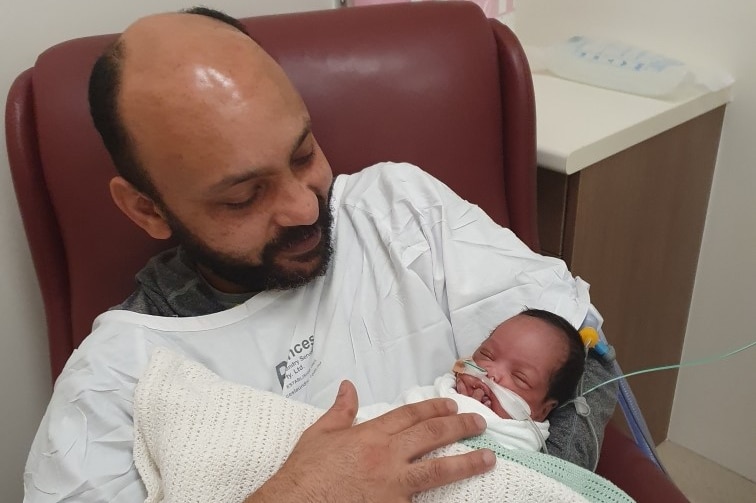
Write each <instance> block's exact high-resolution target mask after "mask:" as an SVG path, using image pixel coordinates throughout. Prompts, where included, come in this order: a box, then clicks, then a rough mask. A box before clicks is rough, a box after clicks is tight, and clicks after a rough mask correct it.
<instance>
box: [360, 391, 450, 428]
mask: <svg viewBox="0 0 756 503" xmlns="http://www.w3.org/2000/svg"><path fill="white" fill-rule="evenodd" d="M456 413H457V403H456V402H455V401H454V400H451V399H448V398H432V399H430V400H424V401H422V402H417V403H411V404H408V405H402V406H401V407H398V408H396V409H394V410H392V411H389V412H387V413H385V414H383V415H381V416H378V417H376V418H374V419H371V420H370V421H367V422H365V423H363V424H365V425H371V427H372V426H373V425H376V426H378V427H379V428H380V429H381V430H382V431H383V432H385V433H387V434H389V435H393V434H396V433H400V432H403V431H404V430H406V429H408V428H411V427H413V426H415V425H417V424H420V423H422V422H424V421H427V420H428V419H433V418H438V417H447V416H450V415H454V414H456Z"/></svg>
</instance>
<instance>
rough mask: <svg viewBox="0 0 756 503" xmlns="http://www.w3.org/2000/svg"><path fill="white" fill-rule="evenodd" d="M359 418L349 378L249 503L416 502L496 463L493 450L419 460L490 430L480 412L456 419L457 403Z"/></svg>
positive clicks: (414, 406) (405, 408) (432, 402)
mask: <svg viewBox="0 0 756 503" xmlns="http://www.w3.org/2000/svg"><path fill="white" fill-rule="evenodd" d="M356 414H357V392H356V390H355V389H354V386H353V385H352V384H351V383H350V382H348V381H344V382H343V383H342V384H341V387H340V388H339V393H338V396H337V397H336V401H335V403H334V405H333V406H332V407H331V409H329V410H328V412H326V413H325V414H324V415H323V416H322V417H321V418H320V419H319V420H318V421H317V422H316V423H315V424H313V425H312V426H311V427H310V428H308V429H307V430H306V431H305V432H304V433H303V434H302V437H301V438H300V440H299V442H298V443H297V445H296V446H295V447H294V450H293V451H292V453H291V455H290V456H289V458H288V459H287V461H286V462H285V463H284V465H283V466H282V467H281V469H280V470H279V471H278V473H276V474H275V475H274V476H273V477H272V478H271V479H270V480H268V482H266V483H265V484H263V486H262V487H261V488H260V489H259V490H257V491H256V492H255V493H254V494H252V495H250V496H249V497H248V498H247V499H246V501H245V503H264V502H269V501H276V502H284V503H285V502H288V501H291V502H296V503H302V502H342V501H363V502H383V501H396V502H409V501H411V499H412V495H413V494H415V493H417V492H420V491H424V490H427V489H431V488H435V487H439V486H442V485H446V484H449V483H451V482H455V481H458V480H462V479H465V478H468V477H472V476H473V475H478V474H481V473H484V472H486V471H488V470H490V469H491V468H493V466H494V465H495V462H496V461H495V456H494V454H493V453H492V452H491V451H489V450H486V449H482V450H476V451H472V452H469V453H467V454H463V455H459V456H449V457H444V458H437V459H428V460H421V461H416V460H417V459H418V458H420V457H421V456H423V455H424V454H427V453H428V452H430V451H432V450H434V449H436V448H438V447H441V446H443V445H447V444H449V443H452V442H455V441H457V440H461V439H462V438H465V437H469V436H472V435H477V434H479V433H482V432H483V430H484V429H485V421H483V418H481V417H480V416H478V415H477V414H457V407H456V403H455V402H454V401H453V400H448V399H432V400H427V401H424V402H418V403H414V404H411V405H405V406H402V407H400V408H398V409H395V410H393V411H391V412H388V413H386V414H384V415H382V416H379V417H377V418H375V419H373V420H370V421H367V422H365V423H361V424H358V425H356V426H352V424H353V422H354V418H355V416H356Z"/></svg>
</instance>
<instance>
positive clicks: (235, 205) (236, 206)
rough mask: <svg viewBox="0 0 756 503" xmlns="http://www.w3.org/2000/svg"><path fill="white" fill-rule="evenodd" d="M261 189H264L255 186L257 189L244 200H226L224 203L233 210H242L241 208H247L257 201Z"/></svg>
mask: <svg viewBox="0 0 756 503" xmlns="http://www.w3.org/2000/svg"><path fill="white" fill-rule="evenodd" d="M261 191H262V189H261V188H260V187H255V190H254V191H253V192H252V195H251V196H249V197H248V198H246V199H244V200H242V201H233V202H225V203H223V206H225V207H226V208H229V209H232V210H241V209H244V208H247V207H249V206H252V205H253V204H254V203H255V201H257V199H258V197H259V196H260V193H261Z"/></svg>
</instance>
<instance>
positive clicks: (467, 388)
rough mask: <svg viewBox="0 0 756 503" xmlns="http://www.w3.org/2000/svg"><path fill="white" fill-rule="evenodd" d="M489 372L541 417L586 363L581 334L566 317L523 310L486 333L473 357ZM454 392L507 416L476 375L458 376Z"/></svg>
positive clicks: (570, 388) (567, 394) (566, 395)
mask: <svg viewBox="0 0 756 503" xmlns="http://www.w3.org/2000/svg"><path fill="white" fill-rule="evenodd" d="M472 358H473V360H474V361H475V363H476V365H478V366H479V367H482V368H483V369H485V370H486V372H487V373H488V377H489V378H490V379H491V380H492V381H494V382H495V383H497V384H499V385H500V386H503V387H505V388H507V389H509V390H511V391H513V392H515V393H517V394H518V395H519V396H520V397H522V398H523V399H524V400H525V401H526V402H527V403H528V405H529V406H530V411H531V417H532V418H533V420H534V421H543V420H544V419H546V416H548V415H549V412H551V411H552V410H553V409H554V407H556V406H557V405H558V404H560V403H563V402H565V401H567V400H569V399H570V398H572V397H573V395H574V393H575V388H577V385H578V382H579V381H580V376H581V375H582V374H583V369H584V366H585V349H584V347H583V341H582V340H581V338H580V334H579V333H578V331H577V330H576V329H575V327H573V326H572V325H571V324H570V323H569V322H568V321H567V320H565V319H564V318H562V317H561V316H558V315H556V314H554V313H551V312H548V311H542V310H540V309H528V310H526V311H523V312H522V313H520V314H518V315H516V316H513V317H512V318H509V319H508V320H506V321H504V322H503V323H501V324H500V325H499V326H498V327H496V328H495V329H494V331H493V332H491V335H490V336H488V338H487V339H486V340H485V341H483V343H482V344H481V345H480V346H479V347H478V349H476V350H475V353H473V356H472ZM457 391H458V392H459V393H461V394H463V395H467V396H470V397H472V398H475V399H476V400H478V401H480V402H481V403H483V404H484V405H486V406H487V407H489V408H491V410H493V411H494V412H495V413H496V414H497V415H499V416H501V417H505V418H508V417H509V415H508V414H507V413H506V411H504V409H503V408H502V407H501V405H500V404H499V402H498V400H496V397H495V396H494V394H493V393H492V392H491V390H490V389H489V388H488V386H486V384H485V383H483V382H482V381H481V380H480V379H478V378H476V377H474V376H471V375H467V374H459V375H458V376H457Z"/></svg>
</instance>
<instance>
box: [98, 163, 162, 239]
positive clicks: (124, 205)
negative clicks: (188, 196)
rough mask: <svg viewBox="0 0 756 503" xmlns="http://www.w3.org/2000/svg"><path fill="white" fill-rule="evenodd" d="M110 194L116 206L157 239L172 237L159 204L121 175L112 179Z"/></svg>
mask: <svg viewBox="0 0 756 503" xmlns="http://www.w3.org/2000/svg"><path fill="white" fill-rule="evenodd" d="M110 195H111V197H112V198H113V201H114V202H115V204H116V206H118V207H119V208H120V209H121V211H122V212H123V213H124V214H125V215H126V216H127V217H129V218H130V219H131V220H132V221H133V222H134V223H135V224H137V225H138V226H139V227H141V228H142V229H144V230H145V232H147V234H149V235H150V236H152V237H153V238H155V239H168V238H169V237H171V228H170V227H169V226H168V223H167V222H166V221H165V218H164V217H163V214H162V213H161V211H160V209H159V208H158V206H157V204H155V202H154V201H153V200H152V199H150V198H149V197H147V196H146V195H144V194H143V193H142V192H140V191H138V190H137V189H136V188H135V187H134V186H133V185H131V184H130V183H129V182H127V181H126V180H125V179H124V178H122V177H120V176H116V177H114V178H113V179H112V180H110Z"/></svg>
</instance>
